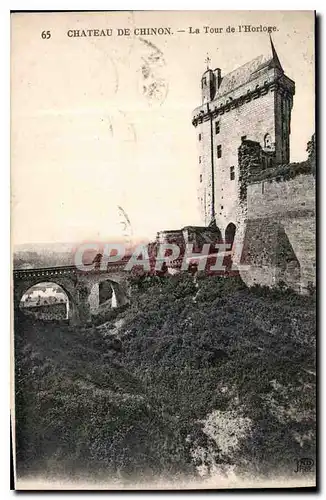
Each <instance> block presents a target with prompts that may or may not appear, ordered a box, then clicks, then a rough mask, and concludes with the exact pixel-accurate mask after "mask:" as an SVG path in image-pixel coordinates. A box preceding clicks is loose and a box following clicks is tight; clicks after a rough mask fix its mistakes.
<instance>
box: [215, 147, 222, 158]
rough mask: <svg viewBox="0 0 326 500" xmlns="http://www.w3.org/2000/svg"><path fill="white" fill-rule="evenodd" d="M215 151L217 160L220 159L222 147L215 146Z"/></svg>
mask: <svg viewBox="0 0 326 500" xmlns="http://www.w3.org/2000/svg"><path fill="white" fill-rule="evenodd" d="M216 151H217V158H221V157H222V146H221V144H219V145H218V146H217V148H216Z"/></svg>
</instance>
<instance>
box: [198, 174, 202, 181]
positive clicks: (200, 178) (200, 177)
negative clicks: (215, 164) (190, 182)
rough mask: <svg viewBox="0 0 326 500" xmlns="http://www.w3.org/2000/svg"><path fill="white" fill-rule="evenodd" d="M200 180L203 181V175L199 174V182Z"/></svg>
mask: <svg viewBox="0 0 326 500" xmlns="http://www.w3.org/2000/svg"><path fill="white" fill-rule="evenodd" d="M202 181H203V176H202V174H200V176H199V182H202Z"/></svg>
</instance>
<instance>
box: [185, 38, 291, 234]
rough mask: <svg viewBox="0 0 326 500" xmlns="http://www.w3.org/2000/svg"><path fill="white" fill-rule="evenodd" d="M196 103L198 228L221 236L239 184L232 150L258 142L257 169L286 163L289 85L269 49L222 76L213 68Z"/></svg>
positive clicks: (233, 215) (232, 214)
mask: <svg viewBox="0 0 326 500" xmlns="http://www.w3.org/2000/svg"><path fill="white" fill-rule="evenodd" d="M201 91H202V104H201V105H200V106H199V107H198V108H196V109H195V110H194V112H193V121H192V123H193V125H194V126H195V127H196V131H197V142H198V166H199V172H198V200H199V204H200V209H201V216H202V221H203V223H204V224H205V225H206V226H208V225H209V224H210V223H212V222H214V221H216V224H217V226H218V227H219V228H220V229H221V230H222V234H223V232H224V231H225V229H226V228H227V227H228V226H230V224H234V225H236V219H237V213H238V207H239V191H240V179H239V168H238V148H239V146H240V144H241V141H242V140H245V139H248V140H251V141H256V142H258V143H259V144H260V145H261V147H262V151H263V157H262V166H261V168H271V167H273V166H275V165H277V164H285V163H289V161H290V141H289V136H290V121H291V109H292V104H293V96H294V93H295V84H294V82H293V81H292V80H291V79H290V78H288V77H287V76H286V75H285V74H284V70H283V68H282V66H281V63H280V60H279V58H278V55H277V53H276V50H275V47H274V44H273V42H272V40H271V39H270V43H269V50H268V53H267V54H265V55H261V56H258V57H256V58H255V59H253V60H252V61H250V62H248V63H246V64H244V65H243V66H240V67H239V68H237V69H235V70H234V71H232V72H231V73H228V74H226V75H225V76H223V77H222V75H221V70H220V69H219V68H217V69H215V70H211V69H209V68H208V67H207V70H206V71H205V73H204V74H203V76H202V79H201Z"/></svg>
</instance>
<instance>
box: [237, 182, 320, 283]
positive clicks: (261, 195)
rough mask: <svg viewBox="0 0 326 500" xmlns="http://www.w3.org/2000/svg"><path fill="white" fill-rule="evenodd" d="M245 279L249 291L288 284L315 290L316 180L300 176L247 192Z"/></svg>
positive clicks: (256, 185) (252, 186) (249, 188)
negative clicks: (264, 285)
mask: <svg viewBox="0 0 326 500" xmlns="http://www.w3.org/2000/svg"><path fill="white" fill-rule="evenodd" d="M246 217H247V218H246V230H245V237H244V247H243V254H242V260H241V262H242V264H245V265H249V269H248V270H247V271H242V272H241V275H242V277H243V279H244V281H245V282H246V283H247V284H248V285H252V284H254V283H259V284H266V285H273V284H276V283H277V282H280V281H283V282H284V283H286V284H287V285H288V286H291V287H292V288H294V289H296V290H297V291H300V292H305V291H307V289H308V288H309V287H310V286H311V285H315V282H316V277H315V258H316V256H315V178H314V176H313V175H312V174H305V175H303V174H302V175H297V176H296V177H294V178H292V179H289V180H286V181H284V180H278V181H277V180H276V179H269V180H265V181H258V182H254V183H252V184H249V185H248V186H247V214H246Z"/></svg>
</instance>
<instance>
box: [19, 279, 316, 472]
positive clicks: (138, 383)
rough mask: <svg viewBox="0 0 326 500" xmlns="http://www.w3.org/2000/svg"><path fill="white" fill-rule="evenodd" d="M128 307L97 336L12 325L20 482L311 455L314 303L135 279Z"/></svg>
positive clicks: (223, 467)
mask: <svg viewBox="0 0 326 500" xmlns="http://www.w3.org/2000/svg"><path fill="white" fill-rule="evenodd" d="M132 298H133V300H132V304H131V306H130V307H129V308H128V309H125V310H123V311H121V312H119V315H118V316H117V317H115V318H111V320H109V322H108V324H107V325H106V324H105V325H102V327H101V328H99V327H96V326H95V325H93V326H91V327H87V328H86V327H84V328H75V327H72V326H69V325H63V324H60V323H54V324H52V326H51V327H50V326H49V325H46V326H44V325H42V324H40V323H36V322H34V323H32V322H31V320H29V319H24V321H23V320H19V318H16V319H17V321H16V326H15V350H16V366H15V368H16V423H17V428H18V430H17V443H18V448H17V460H18V471H19V473H20V474H27V473H33V472H35V471H37V470H42V471H43V472H44V470H46V471H48V473H49V474H50V473H52V474H53V473H57V474H65V471H69V474H70V475H71V474H73V473H74V471H75V473H76V474H77V473H78V472H80V470H85V471H88V472H91V471H92V473H93V474H95V473H96V474H105V475H107V474H112V475H114V474H117V475H119V476H120V477H130V476H131V475H136V476H137V478H138V479H139V478H141V477H145V476H146V477H148V475H151V474H152V475H154V476H156V475H164V474H168V475H169V476H173V475H176V474H179V473H183V474H187V473H188V474H192V475H194V474H202V475H203V474H212V473H222V472H223V471H224V472H227V471H230V470H235V471H236V473H238V474H241V473H244V472H247V473H255V474H260V475H264V474H265V475H266V474H269V473H271V471H274V472H275V471H279V472H280V473H284V471H285V472H288V473H289V474H291V473H292V472H293V471H294V469H295V460H296V459H297V458H298V457H299V458H300V457H302V456H307V457H311V458H313V457H314V456H315V438H314V426H315V384H314V382H315V380H314V378H315V377H314V370H315V297H314V295H310V296H298V295H296V294H295V293H294V292H291V291H289V290H286V289H275V290H270V289H268V288H264V287H258V286H256V287H253V288H251V289H248V288H247V287H245V285H244V284H243V282H242V281H241V279H240V278H228V279H225V278H218V277H213V276H211V277H204V276H198V277H197V278H195V277H193V276H191V275H189V274H180V275H176V276H173V277H161V278H159V277H152V278H137V279H136V278H135V279H134V281H133V285H132ZM117 320H118V322H117ZM117 325H118V326H117ZM112 331H115V332H116V333H115V337H117V338H119V339H120V340H121V344H122V349H121V351H118V352H117V351H116V350H114V349H113V348H112V334H111V332H112ZM223 422H224V423H223ZM226 422H228V423H226ZM235 428H237V429H238V430H236V431H234V429H235ZM233 431H234V432H235V434H234V435H233V436H232V433H233ZM223 432H224V434H223Z"/></svg>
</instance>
